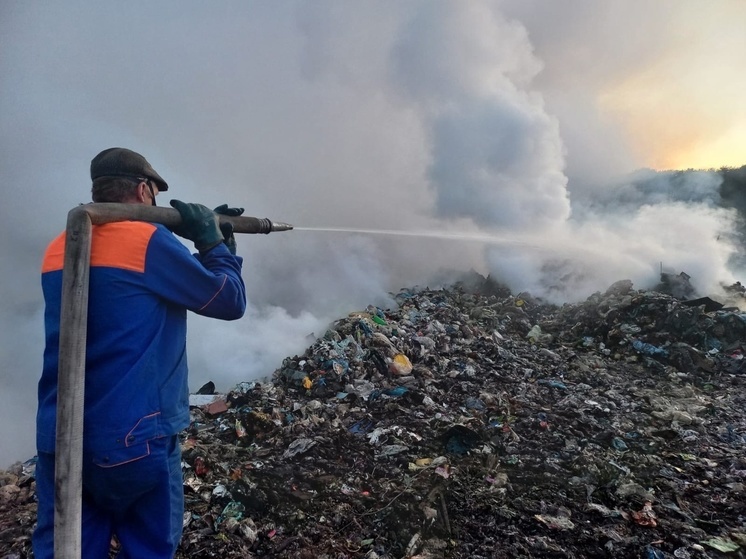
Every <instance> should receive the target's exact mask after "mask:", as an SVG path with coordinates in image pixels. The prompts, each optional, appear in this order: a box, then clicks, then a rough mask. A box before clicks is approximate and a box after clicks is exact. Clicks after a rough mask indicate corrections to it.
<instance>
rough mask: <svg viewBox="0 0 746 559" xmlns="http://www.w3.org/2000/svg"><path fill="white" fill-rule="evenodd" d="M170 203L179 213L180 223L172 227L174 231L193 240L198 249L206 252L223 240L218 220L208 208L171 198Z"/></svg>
mask: <svg viewBox="0 0 746 559" xmlns="http://www.w3.org/2000/svg"><path fill="white" fill-rule="evenodd" d="M170 204H171V206H172V207H173V208H175V209H176V210H177V211H178V212H179V214H180V215H181V225H179V226H178V227H176V228H174V233H176V234H177V235H179V236H180V237H184V238H185V239H189V240H190V241H193V242H194V247H195V248H196V249H197V250H198V251H200V252H207V251H208V250H210V249H211V248H213V247H215V246H217V245H219V244H220V243H221V242H223V233H222V232H221V231H220V221H219V219H218V216H217V214H216V213H215V212H214V211H212V210H211V209H210V208H208V207H207V206H203V205H202V204H187V203H186V202H182V201H181V200H171V202H170Z"/></svg>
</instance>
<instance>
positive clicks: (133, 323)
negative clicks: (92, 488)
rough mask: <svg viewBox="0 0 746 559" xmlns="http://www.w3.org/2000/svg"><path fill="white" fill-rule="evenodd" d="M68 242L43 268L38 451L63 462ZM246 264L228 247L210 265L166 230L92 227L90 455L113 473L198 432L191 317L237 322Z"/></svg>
mask: <svg viewBox="0 0 746 559" xmlns="http://www.w3.org/2000/svg"><path fill="white" fill-rule="evenodd" d="M64 251H65V234H64V233H62V234H61V235H59V236H58V237H57V238H56V239H55V240H54V241H52V243H51V244H50V245H49V247H48V248H47V251H46V253H45V255H44V261H43V264H42V281H41V283H42V289H43V292H44V300H45V303H46V308H45V315H44V323H45V333H46V347H45V350H44V365H43V371H42V375H41V380H40V381H39V408H38V412H37V432H36V442H37V449H38V450H39V451H41V452H54V446H55V428H56V413H57V361H58V356H59V333H60V308H61V294H62V266H63V262H64ZM241 265H242V259H241V258H240V257H236V256H233V255H232V254H231V253H230V252H229V251H228V249H227V248H226V246H225V245H224V244H222V243H221V244H220V245H218V246H217V247H215V248H213V249H211V250H209V251H208V252H207V253H206V254H203V255H201V256H194V255H192V254H191V253H190V252H189V250H188V249H187V248H186V247H185V246H184V245H183V244H181V242H180V241H179V240H178V239H177V238H176V237H175V236H174V235H173V234H172V233H171V232H170V231H169V230H168V229H167V228H166V227H165V226H163V225H160V224H153V223H145V222H137V221H125V222H118V223H108V224H105V225H96V226H94V227H93V234H92V241H91V274H90V289H89V296H88V334H87V340H86V377H85V415H84V442H83V446H84V452H86V453H88V454H89V455H90V456H92V459H93V461H94V462H96V463H99V464H100V465H102V466H107V465H110V466H114V465H117V464H121V463H124V462H128V461H131V460H136V459H137V458H139V457H142V456H145V455H147V453H148V452H149V450H148V445H147V441H149V440H151V439H153V438H157V437H162V436H167V435H173V434H176V433H178V432H179V431H181V430H182V429H184V428H185V427H187V426H188V425H189V389H188V383H187V357H186V311H187V310H191V311H193V312H195V313H197V314H201V315H204V316H209V317H213V318H220V319H224V320H234V319H237V318H240V317H241V316H243V313H244V311H245V309H246V289H245V286H244V283H243V279H242V278H241Z"/></svg>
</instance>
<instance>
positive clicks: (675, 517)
mask: <svg viewBox="0 0 746 559" xmlns="http://www.w3.org/2000/svg"><path fill="white" fill-rule="evenodd" d="M681 281H688V276H687V277H686V278H683V276H678V277H677V278H676V281H675V282H672V281H671V278H668V281H667V282H662V283H661V285H660V286H658V288H656V290H636V289H634V286H633V284H632V282H630V281H626V280H623V281H619V282H617V283H615V284H614V285H612V286H611V287H609V289H608V290H607V291H605V292H603V293H602V292H599V293H595V294H593V295H591V296H590V297H588V298H587V300H585V301H583V302H580V303H576V304H565V305H562V306H557V305H551V304H547V303H545V302H543V301H541V300H540V299H537V298H534V297H532V296H531V295H530V294H527V293H521V294H512V293H510V291H509V290H507V289H506V288H505V287H503V286H501V285H499V284H498V283H496V282H494V281H492V280H490V279H484V278H482V277H472V278H471V280H470V281H465V282H461V283H458V284H456V285H454V286H452V287H449V288H447V289H428V288H412V289H403V290H401V291H400V292H399V293H397V294H395V295H394V299H395V301H396V306H395V307H394V308H390V309H381V308H377V307H374V306H369V307H367V308H365V309H361V310H360V311H358V312H352V313H350V314H349V315H348V316H346V317H343V318H340V319H339V320H336V321H335V322H334V323H333V324H331V325H330V326H329V328H328V330H327V331H326V332H325V333H323V335H321V336H320V337H318V338H316V339H315V340H314V341H313V343H311V345H310V346H309V347H308V348H307V349H306V350H305V352H304V353H303V354H302V355H297V356H293V357H288V358H286V359H285V360H284V361H283V363H282V364H281V366H280V367H279V368H278V369H277V370H276V371H274V373H273V374H272V376H271V378H267V379H265V380H264V381H252V382H242V383H240V384H238V385H237V386H235V387H234V388H233V389H232V390H231V391H230V392H228V393H226V394H216V393H215V392H214V386H209V385H208V386H205V387H203V388H202V389H201V390H199V391H198V392H199V393H198V394H193V395H192V397H191V402H190V403H191V415H192V422H191V425H190V427H189V429H188V430H187V431H186V432H185V433H184V434H183V437H182V450H183V464H182V466H183V474H184V494H185V499H186V513H185V516H184V535H183V538H182V541H181V545H180V548H179V552H178V554H177V557H179V558H187V557H189V558H202V557H204V558H207V557H221V558H239V557H242V558H245V557H273V558H302V559H310V558H314V559H343V558H366V559H376V558H378V559H383V558H387V559H388V558H397V559H398V558H403V557H411V558H419V559H425V558H459V559H467V558H470V559H477V558H531V557H567V558H581V557H583V558H584V557H641V558H652V559H661V558H674V557H675V558H679V559H685V558H706V557H744V556H746V552H745V550H746V493H745V492H744V488H745V487H746V485H745V484H746V419H744V411H745V410H746V391H745V390H744V388H745V387H746V382H745V380H746V360H745V359H744V354H745V353H746V314H744V313H742V312H741V311H740V310H739V306H738V303H740V302H743V300H744V290H743V288H742V287H741V286H740V284H737V285H734V286H731V287H730V288H729V293H730V295H731V296H732V300H731V301H720V302H717V301H712V299H709V298H703V299H702V301H701V302H700V301H697V299H694V298H689V299H684V298H682V297H681V294H682V293H686V294H687V296H689V295H690V293H689V292H688V290H686V289H684V291H683V292H682V291H681V289H680V288H681V287H682V283H681ZM674 284H675V287H676V289H677V290H678V291H677V293H678V294H679V296H678V297H677V296H676V295H675V294H673V293H672V292H666V286H667V285H668V287H671V286H672V285H674ZM684 287H686V286H685V285H684ZM669 291H671V290H669ZM734 301H735V303H734ZM713 303H715V304H713ZM35 508H36V505H35V503H34V481H33V459H32V460H29V461H28V462H26V463H23V464H16V465H14V466H13V467H11V468H10V469H9V470H8V471H5V472H0V558H5V559H10V558H26V557H31V552H30V535H31V531H32V529H33V525H34V521H35ZM116 546H117V544H116V542H113V548H112V554H114V553H116Z"/></svg>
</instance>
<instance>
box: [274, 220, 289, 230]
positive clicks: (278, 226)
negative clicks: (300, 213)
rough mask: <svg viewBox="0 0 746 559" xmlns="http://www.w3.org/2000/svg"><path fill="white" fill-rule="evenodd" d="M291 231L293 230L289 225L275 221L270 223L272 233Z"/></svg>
mask: <svg viewBox="0 0 746 559" xmlns="http://www.w3.org/2000/svg"><path fill="white" fill-rule="evenodd" d="M292 230H293V226H292V225H290V224H289V223H282V222H277V221H273V222H272V231H292Z"/></svg>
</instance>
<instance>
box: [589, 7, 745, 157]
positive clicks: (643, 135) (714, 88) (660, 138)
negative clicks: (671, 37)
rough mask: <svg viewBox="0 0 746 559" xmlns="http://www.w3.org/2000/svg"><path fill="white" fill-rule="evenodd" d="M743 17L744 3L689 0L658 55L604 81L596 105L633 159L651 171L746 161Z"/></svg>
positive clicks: (675, 20) (673, 22)
mask: <svg viewBox="0 0 746 559" xmlns="http://www.w3.org/2000/svg"><path fill="white" fill-rule="evenodd" d="M714 6H717V8H718V9H717V10H715V9H713V7H714ZM745 22H746V2H735V1H734V2H722V3H718V4H714V5H711V4H709V3H706V2H702V3H699V4H688V9H686V10H682V11H681V12H680V13H678V14H676V17H675V18H674V19H673V20H672V21H671V24H672V25H674V26H676V29H677V32H676V34H675V41H674V43H673V44H671V45H670V48H668V49H667V51H666V52H665V54H664V55H663V56H661V57H660V58H658V59H657V60H652V61H643V62H642V65H641V67H639V68H638V69H636V71H635V72H633V73H632V74H631V75H627V76H623V77H621V79H618V80H617V82H616V83H614V84H607V87H606V89H605V91H603V92H602V93H601V95H600V98H599V106H600V108H601V110H602V111H604V112H605V113H606V114H607V115H609V116H611V118H613V119H614V120H615V121H616V122H617V123H618V124H619V125H620V126H621V127H622V129H623V130H625V131H626V133H627V137H628V140H629V142H630V145H631V146H632V150H633V152H634V153H635V154H636V155H637V157H638V160H640V161H642V162H644V164H645V165H647V166H649V167H651V168H654V169H688V168H693V169H710V168H720V167H723V166H728V167H741V166H743V165H746V54H745V53H746V33H744V27H743V25H744V23H745Z"/></svg>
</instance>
